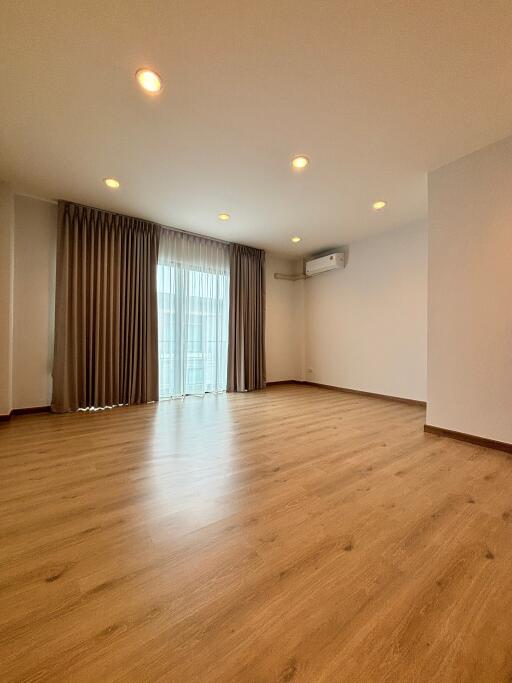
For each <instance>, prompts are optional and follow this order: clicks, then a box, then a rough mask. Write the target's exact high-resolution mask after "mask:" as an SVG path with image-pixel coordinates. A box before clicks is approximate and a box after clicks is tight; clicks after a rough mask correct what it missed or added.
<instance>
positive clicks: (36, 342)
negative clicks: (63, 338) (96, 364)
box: [13, 196, 57, 408]
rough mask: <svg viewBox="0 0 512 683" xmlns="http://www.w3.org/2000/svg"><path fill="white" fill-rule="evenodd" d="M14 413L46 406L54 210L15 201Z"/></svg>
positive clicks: (42, 204) (18, 198)
mask: <svg viewBox="0 0 512 683" xmlns="http://www.w3.org/2000/svg"><path fill="white" fill-rule="evenodd" d="M15 216H16V218H15V230H14V356H13V404H14V408H32V407H36V406H46V405H50V402H51V390H52V385H51V372H52V358H53V324H54V307H55V298H54V292H55V250H56V239H57V206H56V205H55V204H51V203H49V202H45V201H41V200H38V199H32V198H28V197H21V196H16V198H15Z"/></svg>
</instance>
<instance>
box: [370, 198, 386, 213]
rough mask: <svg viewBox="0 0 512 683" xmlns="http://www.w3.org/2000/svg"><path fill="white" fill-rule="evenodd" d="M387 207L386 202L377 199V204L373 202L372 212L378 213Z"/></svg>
mask: <svg viewBox="0 0 512 683" xmlns="http://www.w3.org/2000/svg"><path fill="white" fill-rule="evenodd" d="M386 205H387V202H385V201H384V200H383V199H379V201H377V202H373V210H374V211H380V210H381V209H383V208H384V207H385V206H386Z"/></svg>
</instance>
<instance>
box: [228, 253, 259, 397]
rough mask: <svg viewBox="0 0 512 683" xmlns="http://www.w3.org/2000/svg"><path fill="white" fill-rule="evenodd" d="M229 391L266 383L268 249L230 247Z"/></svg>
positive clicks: (244, 389) (248, 388)
mask: <svg viewBox="0 0 512 683" xmlns="http://www.w3.org/2000/svg"><path fill="white" fill-rule="evenodd" d="M229 293H230V302H229V344H228V391H253V390H254V389H263V388H264V387H265V252H264V251H261V250H259V249H253V248H252V247H246V246H243V245H241V244H232V245H231V248H230V288H229Z"/></svg>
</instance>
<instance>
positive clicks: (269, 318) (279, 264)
mask: <svg viewBox="0 0 512 683" xmlns="http://www.w3.org/2000/svg"><path fill="white" fill-rule="evenodd" d="M296 267H297V263H296V262H295V261H293V260H291V259H286V258H282V257H280V256H277V255H275V254H272V253H268V252H267V254H266V258H265V271H266V320H265V344H266V358H267V382H279V381H283V380H290V379H296V378H297V377H298V375H299V374H300V370H299V365H300V354H301V349H302V338H303V330H302V327H303V319H302V317H301V313H302V311H301V308H300V303H301V302H300V299H299V297H298V296H297V294H298V292H299V289H300V285H299V283H297V282H293V281H290V280H276V279H275V278H274V273H276V272H277V273H294V272H295V268H296Z"/></svg>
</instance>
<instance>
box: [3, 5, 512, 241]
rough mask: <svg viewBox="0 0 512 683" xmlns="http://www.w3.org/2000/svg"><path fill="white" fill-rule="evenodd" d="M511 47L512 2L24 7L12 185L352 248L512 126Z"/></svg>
mask: <svg viewBox="0 0 512 683" xmlns="http://www.w3.org/2000/svg"><path fill="white" fill-rule="evenodd" d="M511 35H512V3H511V2H510V0H503V1H502V2H498V1H496V0H480V1H478V0H428V1H427V2H425V1H424V0H392V1H391V0H388V1H384V0H381V1H378V0H373V1H371V0H357V2H348V1H347V2H343V1H342V0H332V1H331V0H324V1H321V0H288V1H281V0H252V2H250V1H247V0H215V1H212V0H210V1H208V0H202V1H200V0H177V1H176V2H171V1H170V0H163V1H160V2H157V1H155V0H109V2H105V1H104V0H81V1H80V2H75V1H71V2H70V0H37V1H31V2H29V1H27V0H7V2H4V3H3V5H2V11H1V21H0V83H1V90H0V92H1V95H0V97H1V104H0V177H1V178H2V179H4V180H7V181H10V182H12V183H13V185H14V187H15V189H16V190H17V191H19V192H24V193H28V194H32V195H38V196H42V197H47V198H59V197H62V198H65V199H70V200H74V201H79V202H83V203H87V204H92V205H95V206H99V207H102V208H108V209H112V210H116V211H121V212H124V213H128V214H132V215H137V216H142V217H145V218H149V219H152V220H156V221H159V222H162V223H165V224H167V225H172V226H175V227H179V228H184V229H189V230H192V231H195V232H200V233H205V234H207V235H212V236H216V237H222V238H224V239H228V240H236V241H239V242H244V243H246V244H252V245H254V246H259V247H263V248H268V249H272V250H274V251H278V252H281V253H288V254H304V253H307V252H311V251H315V250H320V249H324V248H328V247H331V246H337V245H341V244H345V243H347V242H350V241H353V240H356V239H361V238H362V237H365V236H366V235H370V234H372V233H377V232H380V231H384V230H388V229H390V228H393V227H397V226H399V225H402V224H407V223H412V222H416V221H418V220H421V219H424V218H425V217H426V213H427V202H426V193H427V187H426V185H427V181H426V172H427V171H428V170H431V169H434V168H436V167H438V166H440V165H442V164H444V163H446V162H448V161H451V160H453V159H456V158H458V157H460V156H462V155H464V154H466V153H468V152H471V151H473V150H475V149H477V148H479V147H481V146H483V145H485V144H487V143H490V142H493V141H495V140H497V139H500V138H502V137H505V136H506V135H508V134H510V133H511V132H512V96H511V94H512V40H511V38H510V36H511ZM140 66H149V67H153V68H155V69H156V70H157V71H159V72H160V73H161V75H162V77H163V79H164V83H165V89H164V90H163V92H162V93H161V94H160V95H159V96H157V97H148V96H146V95H144V94H143V93H142V92H141V91H140V89H139V88H138V87H137V85H136V83H135V80H134V77H133V75H134V72H135V70H136V69H137V68H138V67H140ZM301 152H302V153H305V154H307V155H308V156H310V158H311V165H310V168H309V169H308V170H307V171H305V172H303V173H302V174H295V173H292V172H291V171H290V166H289V161H290V158H291V156H292V155H293V154H295V153H301ZM105 176H114V177H116V178H118V179H119V180H120V181H121V188H120V190H118V191H116V192H113V191H109V190H107V189H106V188H105V187H104V186H103V184H102V178H104V177H105ZM380 198H383V199H385V200H387V201H388V203H389V204H388V207H387V208H386V209H385V211H383V212H381V213H375V212H373V211H372V210H371V204H372V202H373V201H374V200H375V199H380ZM220 211H227V212H229V213H230V214H231V215H232V220H231V221H230V222H228V223H222V222H220V221H219V220H218V219H217V214H218V213H219V212H220ZM294 234H299V235H301V236H302V238H303V241H302V242H301V243H300V245H299V246H295V245H292V244H291V243H290V237H291V236H292V235H294Z"/></svg>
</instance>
